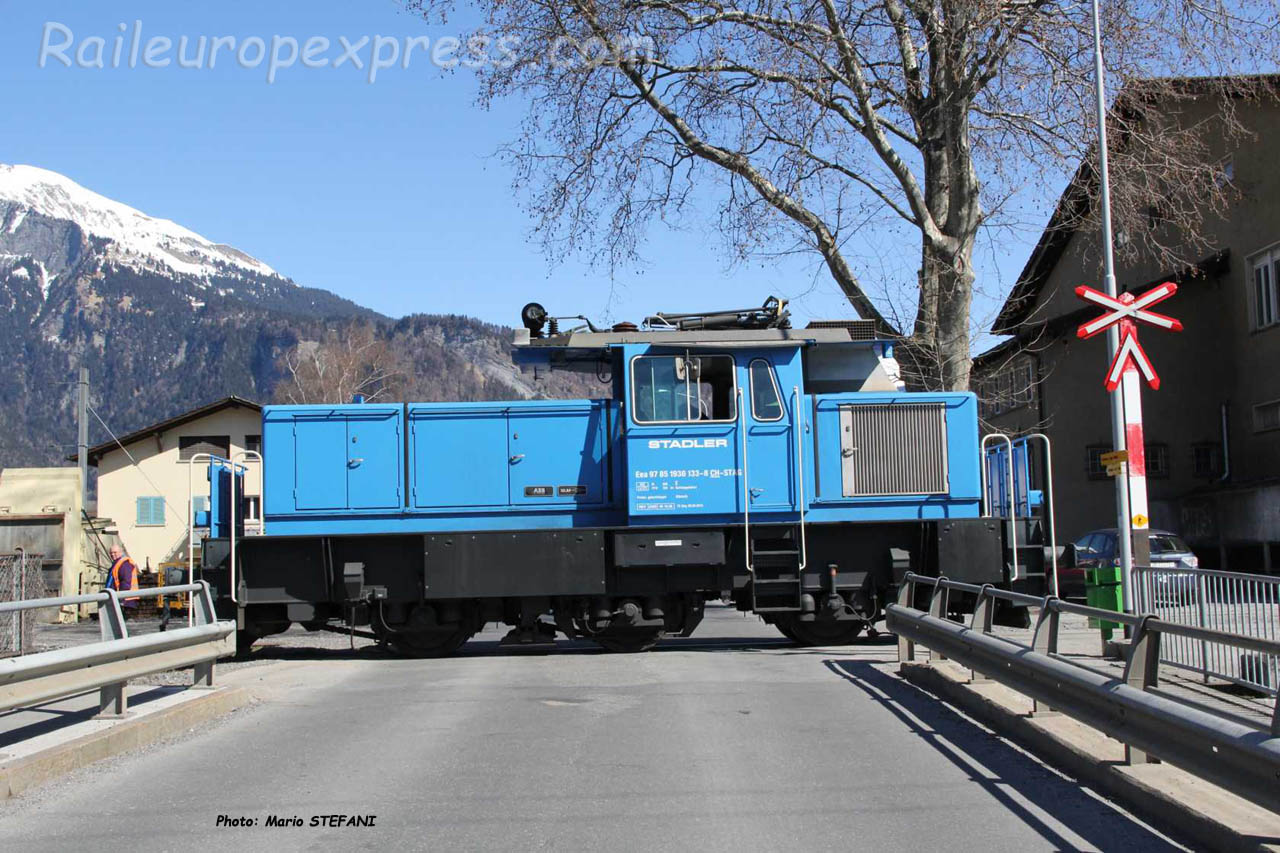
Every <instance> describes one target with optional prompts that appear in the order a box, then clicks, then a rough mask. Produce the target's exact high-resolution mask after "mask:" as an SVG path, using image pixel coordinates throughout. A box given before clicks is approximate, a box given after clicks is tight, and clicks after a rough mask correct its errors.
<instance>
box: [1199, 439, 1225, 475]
mask: <svg viewBox="0 0 1280 853" xmlns="http://www.w3.org/2000/svg"><path fill="white" fill-rule="evenodd" d="M1191 459H1192V465H1193V468H1194V471H1195V477H1196V478H1197V479H1200V480H1215V479H1217V478H1218V477H1221V476H1222V445H1221V444H1219V443H1217V442H1216V441H1204V442H1200V443H1199V444H1193V445H1191Z"/></svg>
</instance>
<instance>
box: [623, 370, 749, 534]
mask: <svg viewBox="0 0 1280 853" xmlns="http://www.w3.org/2000/svg"><path fill="white" fill-rule="evenodd" d="M626 352H627V375H626V386H625V387H626V393H627V397H626V401H625V403H624V406H625V414H624V418H625V427H624V429H625V433H624V434H625V442H626V466H627V509H628V512H629V513H630V515H631V516H632V518H633V519H635V518H638V517H641V516H643V517H646V518H653V519H659V520H661V519H664V518H668V517H670V516H680V517H684V518H687V517H689V516H721V517H724V518H733V517H735V516H737V515H739V514H740V513H741V512H742V492H743V488H742V482H741V480H740V479H739V478H740V477H741V475H742V457H741V452H742V446H741V442H740V441H739V432H738V424H739V412H738V410H739V408H740V407H739V405H738V399H739V390H740V389H739V382H740V380H739V378H738V376H739V374H740V372H741V368H740V363H739V361H738V360H737V359H736V358H735V356H734V355H732V354H730V353H728V352H724V353H717V352H708V351H706V350H699V349H682V348H679V347H656V346H654V347H637V348H634V349H628V350H627V351H626ZM668 520H669V518H668ZM633 523H635V522H634V521H633ZM655 523H663V522H662V521H656V522H655Z"/></svg>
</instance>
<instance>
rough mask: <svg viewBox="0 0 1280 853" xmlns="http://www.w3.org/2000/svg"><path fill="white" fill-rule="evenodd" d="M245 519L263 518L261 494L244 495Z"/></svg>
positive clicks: (259, 519)
mask: <svg viewBox="0 0 1280 853" xmlns="http://www.w3.org/2000/svg"><path fill="white" fill-rule="evenodd" d="M244 520H245V521H261V520H262V498H261V497H260V496H259V495H245V496H244Z"/></svg>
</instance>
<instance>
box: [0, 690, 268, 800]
mask: <svg viewBox="0 0 1280 853" xmlns="http://www.w3.org/2000/svg"><path fill="white" fill-rule="evenodd" d="M202 694H203V695H198V696H195V697H193V698H191V699H189V700H187V701H185V702H181V703H179V704H176V705H172V706H170V707H167V708H163V709H160V710H157V711H152V712H149V713H136V712H135V713H136V716H134V717H131V718H128V719H124V720H121V721H120V722H118V723H115V724H113V725H111V726H110V727H108V728H105V729H102V730H100V731H95V732H91V733H89V734H86V735H82V736H80V737H77V738H73V739H72V740H69V741H65V742H63V743H60V744H57V745H55V746H50V747H49V748H47V749H43V750H41V751H39V752H36V753H34V754H32V755H26V756H23V757H21V758H14V759H11V760H10V761H8V762H6V763H4V764H2V765H0V800H4V799H7V798H10V797H16V796H18V795H19V794H21V793H23V792H25V791H28V790H30V789H32V788H35V787H36V786H38V785H43V784H44V783H46V782H49V781H52V780H54V779H56V778H58V777H59V776H64V775H66V774H67V773H71V772H73V771H75V770H79V769H80V768H81V767H86V766H88V765H90V764H93V763H94V762H96V761H101V760H102V759H104V758H110V757H111V756H113V755H119V754H121V753H123V752H129V751H131V750H136V749H140V748H142V747H144V746H148V745H150V744H153V743H156V742H157V741H161V740H164V739H166V738H169V737H172V736H174V735H177V734H179V733H181V732H184V731H186V730H187V729H190V728H192V727H193V726H198V725H200V724H201V723H205V722H208V721H209V720H212V719H214V718H216V717H220V716H222V715H223V714H228V713H230V712H232V711H235V710H237V709H238V708H243V707H244V706H245V705H248V704H249V703H251V702H252V701H253V695H252V694H251V693H250V692H249V691H248V690H245V689H244V688H240V687H230V688H228V687H219V688H215V689H213V690H211V691H208V692H203V691H202Z"/></svg>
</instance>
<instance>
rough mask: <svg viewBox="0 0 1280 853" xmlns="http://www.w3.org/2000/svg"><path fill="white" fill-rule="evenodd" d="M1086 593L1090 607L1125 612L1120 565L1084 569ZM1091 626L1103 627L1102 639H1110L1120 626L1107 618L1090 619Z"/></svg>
mask: <svg viewBox="0 0 1280 853" xmlns="http://www.w3.org/2000/svg"><path fill="white" fill-rule="evenodd" d="M1084 594H1085V600H1086V601H1087V602H1088V604H1089V606H1090V607H1097V608H1098V609H1100V610H1114V611H1115V612H1116V613H1122V612H1124V595H1123V594H1122V593H1121V580H1120V567H1119V566H1099V567H1098V568H1096V569H1085V570H1084ZM1089 627H1090V628H1101V629H1102V639H1104V640H1110V639H1111V632H1112V631H1113V630H1115V629H1116V628H1119V627H1120V623H1119V622H1111V621H1108V620H1105V619H1094V618H1092V617H1090V619H1089Z"/></svg>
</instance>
